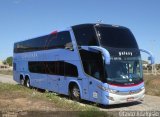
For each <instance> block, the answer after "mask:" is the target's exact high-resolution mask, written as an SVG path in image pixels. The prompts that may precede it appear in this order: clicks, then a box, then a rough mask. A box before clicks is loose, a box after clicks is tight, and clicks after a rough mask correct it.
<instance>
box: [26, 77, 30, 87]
mask: <svg viewBox="0 0 160 117" xmlns="http://www.w3.org/2000/svg"><path fill="white" fill-rule="evenodd" d="M26 87H28V88H31V85H30V80H29V78H26Z"/></svg>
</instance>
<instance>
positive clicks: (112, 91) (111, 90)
mask: <svg viewBox="0 0 160 117" xmlns="http://www.w3.org/2000/svg"><path fill="white" fill-rule="evenodd" d="M98 87H99V88H100V89H101V90H103V91H107V92H109V93H117V92H118V91H117V90H114V89H109V88H106V87H104V86H98Z"/></svg>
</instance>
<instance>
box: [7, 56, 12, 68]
mask: <svg viewBox="0 0 160 117" xmlns="http://www.w3.org/2000/svg"><path fill="white" fill-rule="evenodd" d="M6 62H7V63H8V64H9V66H12V62H13V57H7V59H6Z"/></svg>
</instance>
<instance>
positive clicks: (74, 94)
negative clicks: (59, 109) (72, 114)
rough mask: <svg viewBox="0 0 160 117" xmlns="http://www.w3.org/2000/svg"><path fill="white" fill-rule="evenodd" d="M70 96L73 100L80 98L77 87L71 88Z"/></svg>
mask: <svg viewBox="0 0 160 117" xmlns="http://www.w3.org/2000/svg"><path fill="white" fill-rule="evenodd" d="M72 97H73V99H75V100H79V98H80V91H79V89H78V88H77V87H74V88H73V90H72Z"/></svg>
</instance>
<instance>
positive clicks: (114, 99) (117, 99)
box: [106, 89, 145, 105]
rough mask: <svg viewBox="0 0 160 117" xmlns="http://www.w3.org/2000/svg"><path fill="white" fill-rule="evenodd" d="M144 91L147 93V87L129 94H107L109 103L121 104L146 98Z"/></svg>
mask: <svg viewBox="0 0 160 117" xmlns="http://www.w3.org/2000/svg"><path fill="white" fill-rule="evenodd" d="M144 93H145V89H143V90H141V91H140V92H138V93H136V94H128V95H119V94H113V93H109V95H108V96H106V98H107V99H108V104H109V105H112V104H121V103H128V102H134V101H140V100H142V99H143V98H144Z"/></svg>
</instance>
